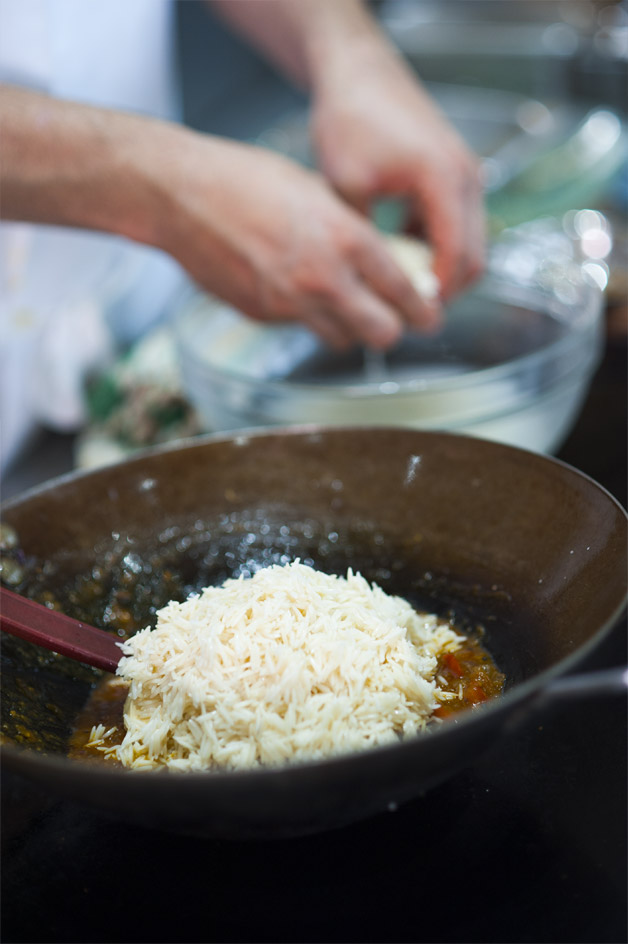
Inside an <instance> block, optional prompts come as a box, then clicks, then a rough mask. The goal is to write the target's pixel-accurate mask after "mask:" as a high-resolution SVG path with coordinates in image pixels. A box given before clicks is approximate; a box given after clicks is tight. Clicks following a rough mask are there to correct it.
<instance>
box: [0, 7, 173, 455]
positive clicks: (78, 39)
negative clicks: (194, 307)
mask: <svg viewBox="0 0 628 944" xmlns="http://www.w3.org/2000/svg"><path fill="white" fill-rule="evenodd" d="M173 18H174V7H173V4H172V2H171V0H0V81H3V82H9V83H13V84H19V85H23V86H27V87H29V88H33V89H37V90H39V91H44V92H47V93H49V94H51V95H55V96H57V97H61V98H67V99H71V100H74V101H82V102H85V103H89V104H94V105H100V106H105V107H113V108H119V109H125V110H130V111H137V112H141V113H144V114H150V115H154V116H157V117H160V118H165V119H177V118H178V117H179V114H180V108H179V93H178V85H177V77H176V68H175V56H174V23H173ZM183 282H184V276H183V273H182V271H181V269H180V268H179V266H178V265H177V264H176V263H175V262H174V261H173V260H171V259H170V258H169V257H167V256H166V255H165V254H163V253H160V252H159V251H157V250H155V249H152V248H150V247H145V246H138V245H135V244H132V243H129V242H128V241H126V240H123V239H121V238H118V237H115V236H110V235H107V234H101V233H88V232H82V231H75V230H69V229H63V228H61V227H52V226H34V225H31V224H21V223H19V224H15V223H12V224H9V223H4V224H0V465H1V467H2V468H3V469H5V468H6V467H7V465H8V464H9V462H10V461H11V460H12V459H13V458H14V456H15V455H16V454H17V452H18V451H19V449H20V447H21V445H22V444H23V443H24V441H25V440H26V439H27V437H28V434H29V433H30V431H31V430H32V429H34V428H35V427H36V426H37V425H38V424H40V423H43V424H46V425H50V426H53V427H56V428H60V429H64V430H72V429H75V428H77V427H78V426H79V425H80V424H81V423H82V422H83V420H84V406H83V397H82V389H83V381H84V378H85V375H86V373H87V372H88V371H89V370H90V369H93V368H94V367H96V366H98V365H101V364H102V363H103V361H104V359H105V358H106V357H107V356H108V355H109V354H110V352H111V351H112V350H113V348H114V346H115V344H116V343H117V342H126V341H130V340H133V339H134V338H136V337H138V336H139V335H140V334H142V333H143V332H144V331H145V330H146V328H147V327H148V326H149V325H150V324H152V323H155V322H156V321H158V320H159V319H160V318H161V317H162V316H163V314H164V313H165V312H166V310H167V309H168V306H169V305H170V304H171V303H172V301H173V299H174V298H175V297H176V293H177V292H178V291H179V289H180V287H181V285H182V284H183Z"/></svg>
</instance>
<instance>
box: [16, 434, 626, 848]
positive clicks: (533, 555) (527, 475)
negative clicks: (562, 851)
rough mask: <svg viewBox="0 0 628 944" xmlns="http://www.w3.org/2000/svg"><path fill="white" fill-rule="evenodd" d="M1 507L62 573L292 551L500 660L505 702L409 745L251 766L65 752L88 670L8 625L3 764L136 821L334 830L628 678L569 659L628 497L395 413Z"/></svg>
mask: <svg viewBox="0 0 628 944" xmlns="http://www.w3.org/2000/svg"><path fill="white" fill-rule="evenodd" d="M3 519H4V521H5V522H6V523H7V524H10V525H12V526H13V527H14V528H15V529H16V531H17V532H18V534H19V537H20V540H21V544H22V546H23V548H24V549H25V551H26V552H27V554H28V555H32V557H33V559H35V560H36V561H39V563H40V564H42V566H43V569H41V570H40V576H41V574H42V573H43V574H44V576H45V579H46V580H47V581H48V582H49V585H50V586H52V587H62V586H67V585H68V581H70V582H71V579H72V578H73V577H74V576H75V575H77V574H85V573H88V572H89V571H90V570H91V568H92V567H93V566H94V565H95V564H98V563H99V562H102V560H103V559H106V556H107V554H108V553H109V552H110V550H111V548H112V547H114V546H116V547H119V546H120V544H121V543H122V544H123V545H124V546H128V548H129V549H130V551H132V553H133V554H134V555H135V558H134V559H136V560H137V559H139V560H141V559H142V557H143V555H148V554H150V552H151V549H153V550H154V549H155V548H156V547H158V548H170V549H171V550H172V551H173V554H174V557H175V558H176V559H178V560H179V563H180V566H181V568H182V571H185V572H186V573H187V574H188V576H190V574H191V575H192V580H193V579H194V578H196V579H197V582H198V580H200V581H201V582H202V583H208V582H212V581H214V582H218V581H220V580H222V579H224V577H226V576H229V575H233V574H238V573H243V572H244V573H247V572H252V571H253V570H255V568H256V567H259V566H262V565H265V564H268V563H270V562H275V561H278V560H282V561H286V560H291V559H294V558H297V557H298V558H300V559H301V560H305V561H311V562H312V563H313V564H315V565H316V566H317V567H319V568H320V569H322V570H326V571H328V572H336V573H342V572H344V571H345V570H346V568H347V566H351V567H353V568H354V569H356V570H359V571H360V572H361V573H362V574H364V576H366V577H367V578H368V579H371V580H375V581H377V582H378V583H379V584H380V585H381V586H383V587H384V589H386V590H387V591H388V592H393V593H399V594H401V595H404V596H406V597H407V598H409V599H411V600H412V601H413V602H415V603H416V604H417V605H418V606H423V607H426V608H429V609H431V610H434V611H437V612H440V613H445V612H447V613H450V612H451V613H453V614H454V615H455V617H456V618H457V619H458V621H459V622H460V623H461V624H462V625H463V627H464V626H474V625H476V624H482V626H483V627H484V629H485V633H486V635H485V639H484V642H485V645H486V647H487V648H488V649H489V651H490V652H491V654H492V655H493V657H494V659H495V660H496V662H497V664H498V666H499V668H500V669H501V670H502V671H503V672H504V673H505V674H506V677H507V685H506V691H505V693H504V695H503V696H502V697H500V698H498V699H496V700H494V701H492V702H488V703H485V704H483V705H480V706H478V707H476V708H474V709H473V710H471V711H469V712H466V713H464V714H462V715H461V716H460V717H459V718H458V720H456V721H453V722H452V721H448V722H445V723H442V724H440V725H438V726H437V727H436V728H435V729H433V730H431V731H430V732H429V733H427V734H425V735H422V736H419V737H417V738H416V739H412V740H409V741H405V742H403V743H399V744H398V745H394V746H386V747H381V748H377V749H374V750H371V751H368V752H363V753H356V754H350V755H346V756H340V757H336V758H334V759H331V760H327V761H319V762H312V763H304V764H299V765H296V764H295V765H293V766H287V767H284V768H276V769H265V770H256V771H251V772H237V773H234V772H207V773H189V774H187V773H186V774H172V773H167V772H165V771H164V772H154V771H151V772H141V771H140V772H137V771H127V770H121V769H113V768H108V767H106V766H105V765H100V764H98V763H90V762H88V761H80V760H70V759H68V758H67V757H66V756H65V755H64V751H65V748H66V744H67V739H68V736H69V733H70V731H71V729H72V725H73V723H74V721H75V718H76V714H77V712H78V710H79V708H80V707H81V705H82V704H83V702H84V701H85V699H86V698H87V695H88V693H89V691H90V687H91V686H92V685H93V684H94V681H95V674H94V673H95V670H92V669H88V668H85V669H84V670H83V667H81V666H77V665H76V664H75V663H71V662H69V660H66V659H64V658H62V657H60V656H57V655H53V654H50V653H46V652H45V651H44V650H37V649H36V647H33V646H31V645H30V644H28V643H25V642H22V641H21V640H15V639H10V638H9V637H4V638H3V647H2V658H3V700H2V708H3V731H4V734H5V743H4V744H3V746H2V757H3V762H4V763H6V764H7V766H8V767H10V768H11V769H12V770H14V771H16V772H18V773H20V774H22V775H24V776H26V777H28V778H31V779H33V780H35V781H38V782H40V783H43V784H45V785H46V787H47V788H49V789H50V790H52V791H55V792H57V793H59V794H61V795H63V796H65V797H68V798H73V799H75V800H79V801H81V802H83V803H86V804H89V805H91V806H94V807H97V808H99V809H100V810H102V811H108V813H109V814H113V815H114V816H116V817H117V818H119V819H122V820H124V821H129V822H137V823H142V824H144V825H151V826H158V827H161V828H165V829H169V830H175V831H180V832H187V833H195V834H202V835H211V836H217V837H233V838H236V837H237V838H245V837H248V838H261V837H286V836H294V835H300V834H307V833H312V832H316V831H320V830H324V829H328V828H332V827H337V826H341V825H344V824H347V823H349V822H352V821H355V820H358V819H360V818H364V817H367V816H369V815H371V814H373V813H376V812H379V811H381V810H383V809H386V808H394V807H395V806H396V805H397V804H400V803H402V802H404V801H407V800H408V799H410V798H413V797H416V796H418V795H420V794H421V793H422V792H424V791H426V790H427V789H430V788H433V787H435V786H436V785H437V784H438V783H439V782H442V781H443V780H445V779H447V778H449V777H450V776H452V775H453V774H455V773H457V772H458V771H459V770H460V769H462V768H463V767H465V766H467V765H468V764H470V763H472V762H473V761H474V760H475V759H476V757H477V755H478V753H479V752H480V751H482V750H484V749H485V748H487V747H488V746H489V745H491V743H493V742H494V741H495V739H496V738H498V737H500V736H504V735H506V736H507V735H508V732H509V730H511V729H512V728H513V726H516V725H517V723H518V722H519V721H521V720H522V719H524V718H527V716H528V715H529V713H530V712H531V711H533V710H538V709H539V708H540V707H541V706H542V705H543V704H544V703H545V702H546V701H547V699H548V698H557V697H563V696H565V695H568V696H569V697H574V696H583V695H586V694H590V693H591V692H595V693H600V692H603V691H605V690H607V691H611V690H616V689H618V688H619V687H620V686H621V684H623V683H622V681H621V679H619V677H618V675H617V674H616V675H613V674H612V672H611V673H610V674H609V673H602V674H601V676H598V675H594V676H592V675H584V676H580V677H579V676H577V675H570V676H568V677H567V678H564V677H563V676H565V674H566V673H568V672H570V671H571V670H573V669H574V668H575V667H576V666H577V663H578V662H579V660H581V659H583V658H584V657H585V656H586V655H587V654H588V653H589V652H590V651H591V650H592V649H593V647H595V646H596V645H597V644H598V643H599V642H600V641H601V640H602V639H603V638H604V637H605V635H606V634H607V633H608V632H609V631H610V629H611V628H612V626H613V625H614V623H615V622H616V620H617V619H618V618H619V616H620V615H621V613H622V611H623V608H624V605H625V591H626V515H625V512H624V511H623V509H622V508H621V506H620V505H619V504H618V503H617V502H616V501H615V500H614V499H613V498H612V497H611V496H610V495H609V494H608V493H607V492H606V491H605V490H604V489H603V488H601V487H600V486H599V485H597V484H596V483H595V482H593V481H592V480H591V479H589V478H588V477H586V476H585V475H583V474H581V473H579V472H577V471H576V470H574V469H572V468H570V467H569V466H566V465H564V464H563V463H561V462H559V461H557V460H554V459H550V458H548V457H545V456H540V455H536V454H532V453H528V452H524V451H522V450H519V449H515V448H513V447H509V446H503V445H500V444H497V443H491V442H487V441H482V440H478V439H472V438H468V437H465V436H459V435H453V434H445V433H443V434H441V433H429V432H419V431H413V430H404V429H391V428H387V429H379V428H378V429H373V428H371V429H369V428H360V429H354V428H351V429H341V428H335V429H324V428H313V427H312V428H300V429H297V428H293V429H286V430H278V431H273V432H267V431H256V432H246V433H240V434H238V435H234V436H226V437H225V436H220V437H218V436H209V437H204V438H202V439H196V440H192V441H190V442H187V443H182V444H179V445H177V446H174V447H172V446H171V447H166V448H161V449H159V450H154V451H151V452H149V453H146V454H143V455H141V456H138V457H136V458H134V459H131V460H128V461H126V462H123V463H121V464H119V465H116V466H110V467H107V468H103V469H99V470H97V471H92V472H88V473H73V474H71V475H68V476H65V477H63V478H61V479H58V480H56V481H53V482H51V483H49V484H46V485H45V486H43V487H40V488H38V489H35V490H33V491H31V492H29V493H26V494H24V495H23V496H21V497H18V498H17V499H14V500H13V501H11V502H9V503H7V504H6V505H5V506H4V508H3ZM20 591H21V592H25V593H27V592H28V585H25V586H24V587H22V588H20ZM68 612H70V613H71V605H70V602H68ZM96 674H97V673H96ZM591 705H592V710H594V708H595V702H594V701H592V702H591Z"/></svg>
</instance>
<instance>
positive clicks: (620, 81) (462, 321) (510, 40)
mask: <svg viewBox="0 0 628 944" xmlns="http://www.w3.org/2000/svg"><path fill="white" fill-rule="evenodd" d="M371 6H372V8H373V10H374V12H375V13H376V15H377V16H378V18H379V19H380V21H381V23H382V25H383V27H384V28H385V30H386V31H387V32H388V33H389V35H390V36H391V37H392V39H393V40H394V42H395V43H396V44H397V45H398V47H399V49H400V50H401V51H402V53H403V54H404V56H406V58H407V59H408V61H409V62H410V64H411V65H412V67H413V68H414V69H416V71H417V72H418V74H419V75H420V76H421V78H422V79H423V80H424V81H425V82H426V83H427V85H428V89H429V91H430V92H431V94H432V95H433V96H434V97H435V98H436V100H437V101H438V102H439V103H440V105H441V107H442V108H443V110H444V111H445V113H446V114H447V115H448V117H449V118H450V119H451V121H452V122H453V123H454V125H455V126H456V127H457V128H458V130H459V131H460V133H461V134H462V135H463V136H464V137H465V139H466V140H467V141H468V142H469V144H470V145H471V146H472V148H473V149H474V150H475V151H476V152H477V153H478V154H479V155H480V156H481V158H482V162H483V170H484V179H485V187H486V206H487V212H488V219H489V229H490V237H491V258H490V266H489V273H488V277H487V279H486V280H484V282H483V283H482V284H481V285H480V286H478V287H477V289H474V290H473V292H471V293H470V294H469V295H468V297H466V298H464V299H461V300H460V302H459V303H456V304H455V305H454V306H452V309H451V311H450V312H449V314H448V327H447V329H446V331H445V333H444V335H443V336H442V337H440V338H439V339H438V341H437V342H433V343H430V342H427V343H424V342H423V341H422V340H421V339H416V338H410V337H409V338H406V339H404V343H403V345H402V346H401V347H400V349H399V350H398V351H395V352H392V353H391V354H390V355H389V356H388V357H387V358H386V359H380V360H379V362H378V363H377V364H376V365H375V370H374V369H373V364H372V362H370V363H369V360H368V357H365V355H364V352H362V351H354V352H351V354H350V355H347V356H345V357H342V358H337V357H335V356H333V355H331V354H330V352H326V351H325V350H324V349H322V348H321V346H320V345H319V344H318V343H317V342H316V341H315V340H314V339H312V338H311V337H309V336H307V334H306V333H305V332H304V331H303V330H302V329H296V328H295V329H288V330H286V331H284V330H281V329H280V330H276V331H274V330H273V331H268V330H264V329H261V328H260V327H259V326H257V325H253V324H250V323H248V322H247V323H245V324H244V325H243V324H242V320H241V319H240V318H239V317H238V316H237V313H233V312H229V311H225V310H224V306H221V305H220V304H217V303H216V302H215V300H213V299H210V298H207V297H206V296H199V295H198V293H197V292H196V291H195V289H194V286H191V285H189V284H184V285H180V284H177V290H176V291H174V292H172V294H171V295H164V297H163V298H160V299H158V300H156V304H155V311H157V310H158V309H159V310H160V311H161V313H160V314H159V316H158V317H156V316H154V314H153V312H152V311H148V312H147V311H146V310H141V311H140V310H134V308H133V304H134V302H133V299H132V298H130V297H127V296H126V295H125V285H126V275H127V273H125V271H124V269H122V271H116V270H115V268H114V270H113V271H108V272H106V273H104V274H103V277H102V293H101V294H100V296H98V297H96V298H94V299H93V301H94V304H95V305H96V306H97V307H99V306H100V307H104V308H106V312H105V314H106V320H107V323H108V324H109V326H110V328H111V331H112V336H113V339H114V345H113V349H112V350H111V352H110V357H109V359H108V360H107V361H106V363H105V364H104V365H102V362H101V366H100V367H99V369H98V370H97V371H94V370H92V371H91V372H90V373H89V376H87V377H86V378H85V388H84V391H83V392H82V394H81V396H82V401H83V402H82V408H81V410H80V411H79V414H80V415H78V416H74V417H73V418H72V419H71V420H70V421H65V420H62V421H60V422H56V423H55V422H45V423H44V424H42V423H41V421H37V420H33V422H32V423H31V424H30V425H29V426H28V427H23V428H21V429H20V430H19V431H17V432H16V434H15V436H13V437H12V438H10V441H9V440H8V439H7V436H6V435H5V436H3V450H2V466H3V473H4V474H3V497H9V496H10V495H11V494H13V493H15V492H16V491H20V490H22V489H23V488H25V487H28V486H29V485H32V484H35V483H36V482H38V481H41V480H42V479H44V478H48V477H50V476H51V475H54V474H56V473H58V472H60V471H66V470H67V469H69V468H72V467H75V466H79V467H90V466H94V465H99V464H102V463H105V462H111V461H116V460H117V459H120V458H123V457H124V456H126V455H128V454H130V453H132V452H133V451H135V450H136V449H141V448H146V447H150V446H152V445H155V444H158V443H160V442H164V441H170V440H173V439H177V438H180V437H185V436H189V435H196V434H198V433H201V432H205V431H223V430H230V429H234V428H239V427H247V426H265V425H276V424H280V425H285V424H289V423H293V422H297V423H301V422H325V423H329V422H344V423H369V422H371V423H372V422H381V423H385V424H386V423H395V424H402V425H414V426H421V427H425V428H449V429H453V430H457V431H461V432H471V433H475V434H478V435H482V436H488V437H489V438H497V439H501V440H502V441H505V442H510V443H513V444H515V445H521V446H524V447H525V448H531V449H535V450H539V451H544V452H550V453H557V452H558V451H559V450H560V448H561V447H562V446H563V444H564V443H565V441H566V440H567V438H568V436H569V434H570V432H571V430H572V428H573V426H574V424H575V422H576V420H577V419H578V418H579V417H580V416H581V415H582V411H583V409H584V408H585V407H586V406H587V403H588V402H589V401H588V399H587V398H589V399H590V397H591V386H590V385H591V381H592V379H593V378H594V377H596V376H597V375H598V372H599V369H600V365H601V364H602V363H603V362H605V359H608V357H609V356H610V358H611V360H612V362H613V364H614V365H615V366H614V367H613V377H612V379H611V381H610V382H611V384H612V387H613V389H612V391H609V393H608V394H606V396H608V397H609V398H610V399H611V400H612V401H613V403H614V402H615V400H616V399H617V398H618V397H617V389H620V391H621V387H619V388H618V385H620V384H621V382H622V377H623V368H622V367H621V363H622V361H623V359H624V352H625V342H626V321H627V315H626V308H627V304H626V298H627V271H628V249H627V246H628V240H627V207H628V177H627V174H626V153H627V149H626V143H627V140H628V139H627V136H626V135H627V132H626V98H627V82H626V62H627V59H628V5H627V4H626V3H625V2H609V0H497V2H496V0H434V2H433V0H380V2H373V3H372V4H371ZM176 37H177V54H178V60H179V64H180V83H181V97H182V102H183V116H184V121H185V122H186V123H187V124H188V125H190V126H191V127H193V128H196V129H198V130H201V131H208V132H212V133H215V134H219V135H226V136H229V137H233V138H236V139H239V140H246V141H252V142H255V143H258V144H262V145H264V146H266V147H270V148H274V149H276V150H279V151H282V152H284V153H286V154H288V155H289V156H291V157H293V158H295V159H296V160H299V161H301V162H303V163H305V164H311V163H312V155H311V152H310V148H309V140H308V130H307V128H308V111H307V101H306V100H305V98H303V97H302V96H301V95H300V94H299V93H298V92H296V91H295V90H294V88H292V87H291V86H289V85H288V84H286V82H285V81H284V80H283V79H282V78H281V77H280V76H279V75H278V74H277V73H276V72H275V71H274V70H273V69H272V68H271V67H270V66H269V65H268V64H267V63H266V62H265V61H264V60H262V59H261V58H260V57H259V56H258V55H256V54H255V53H254V52H252V51H251V49H250V48H249V47H248V46H246V45H245V44H244V43H243V42H241V41H240V40H238V39H237V38H236V37H235V36H234V35H233V34H232V33H230V32H228V31H227V29H226V28H225V27H224V26H223V25H222V24H221V23H220V22H219V21H218V20H217V19H215V18H213V17H212V15H211V13H209V12H208V10H207V7H206V6H205V4H203V3H202V2H195V0H183V2H179V3H178V4H177V7H176ZM376 221H377V223H378V225H379V226H380V227H381V228H382V229H384V230H391V231H394V230H395V229H396V228H397V227H398V225H399V208H398V207H395V205H394V204H389V205H382V206H380V207H378V208H377V211H376ZM157 301H158V304H157ZM470 325H472V330H471V329H470V327H469V326H470ZM609 351H610V354H609ZM55 356H56V357H57V358H58V359H60V360H61V362H63V358H64V356H65V353H64V348H63V346H62V345H60V346H59V348H58V349H57V350H56V351H55ZM68 356H70V355H68ZM16 369H17V368H16ZM624 389H625V388H624ZM619 399H620V400H621V392H620V395H619ZM604 411H605V415H607V414H608V411H607V409H606V407H604Z"/></svg>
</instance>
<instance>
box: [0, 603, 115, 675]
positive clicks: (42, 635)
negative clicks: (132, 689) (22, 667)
mask: <svg viewBox="0 0 628 944" xmlns="http://www.w3.org/2000/svg"><path fill="white" fill-rule="evenodd" d="M0 627H1V628H2V629H3V630H5V632H7V633H11V635H13V636H19V638H20V639H26V640H27V641H28V642H33V643H35V644H36V645H38V646H43V647H44V648H45V649H52V650H53V652H58V653H60V654H61V655H63V656H69V658H70V659H76V661H77V662H85V663H87V664H88V665H93V666H95V667H96V668H98V669H105V670H106V671H107V672H115V671H116V666H117V665H118V662H119V661H120V659H121V657H122V653H121V652H120V648H119V646H118V645H117V643H116V640H115V637H114V636H112V635H110V634H109V633H106V632H104V630H102V629H96V628H95V627H94V626H89V625H88V624H87V623H81V622H80V621H79V620H75V619H72V618H71V617H70V616H65V615H64V614H63V613H59V612H57V611H56V610H50V609H48V607H47V606H43V605H42V604H41V603H35V602H34V601H33V600H28V599H27V598H26V597H22V596H20V595H19V594H17V593H13V591H12V590H7V589H5V588H4V587H0Z"/></svg>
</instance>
